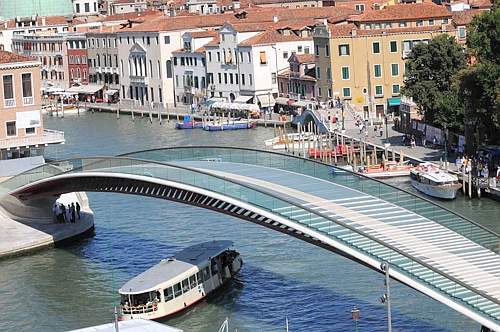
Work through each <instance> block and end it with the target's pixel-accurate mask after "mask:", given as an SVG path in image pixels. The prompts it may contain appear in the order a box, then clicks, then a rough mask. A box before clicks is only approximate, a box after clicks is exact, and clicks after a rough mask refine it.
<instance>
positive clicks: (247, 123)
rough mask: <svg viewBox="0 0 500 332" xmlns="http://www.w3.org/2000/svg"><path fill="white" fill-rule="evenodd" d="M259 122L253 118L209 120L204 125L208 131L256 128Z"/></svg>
mask: <svg viewBox="0 0 500 332" xmlns="http://www.w3.org/2000/svg"><path fill="white" fill-rule="evenodd" d="M256 126H257V123H256V122H255V121H251V120H228V121H223V120H221V121H209V122H207V123H205V126H203V129H204V130H207V131H224V130H238V129H251V128H255V127H256Z"/></svg>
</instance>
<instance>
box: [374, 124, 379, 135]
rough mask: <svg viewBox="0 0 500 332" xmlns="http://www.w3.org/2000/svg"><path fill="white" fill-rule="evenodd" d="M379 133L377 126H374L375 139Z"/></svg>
mask: <svg viewBox="0 0 500 332" xmlns="http://www.w3.org/2000/svg"><path fill="white" fill-rule="evenodd" d="M377 131H378V127H377V125H374V126H373V137H375V136H377Z"/></svg>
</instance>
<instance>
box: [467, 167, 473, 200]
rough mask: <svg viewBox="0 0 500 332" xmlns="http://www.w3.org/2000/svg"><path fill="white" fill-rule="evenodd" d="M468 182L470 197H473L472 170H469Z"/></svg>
mask: <svg viewBox="0 0 500 332" xmlns="http://www.w3.org/2000/svg"><path fill="white" fill-rule="evenodd" d="M467 182H469V198H472V172H469V174H468V181H467Z"/></svg>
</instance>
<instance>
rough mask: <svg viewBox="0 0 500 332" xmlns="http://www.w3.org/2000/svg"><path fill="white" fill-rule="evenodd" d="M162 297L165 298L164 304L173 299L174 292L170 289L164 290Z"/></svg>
mask: <svg viewBox="0 0 500 332" xmlns="http://www.w3.org/2000/svg"><path fill="white" fill-rule="evenodd" d="M163 296H164V297H165V302H168V301H170V300H172V299H173V298H174V291H173V289H172V287H168V288H165V289H164V290H163Z"/></svg>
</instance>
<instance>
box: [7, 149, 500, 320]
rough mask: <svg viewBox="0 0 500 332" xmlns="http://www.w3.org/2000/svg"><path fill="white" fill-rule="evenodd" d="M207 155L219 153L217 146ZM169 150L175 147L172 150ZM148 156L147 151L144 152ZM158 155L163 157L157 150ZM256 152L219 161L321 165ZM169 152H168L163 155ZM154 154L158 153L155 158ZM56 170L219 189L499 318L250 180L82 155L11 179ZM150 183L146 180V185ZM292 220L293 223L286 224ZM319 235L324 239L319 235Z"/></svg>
mask: <svg viewBox="0 0 500 332" xmlns="http://www.w3.org/2000/svg"><path fill="white" fill-rule="evenodd" d="M170 152H176V153H178V155H177V158H176V160H179V159H186V158H191V160H192V158H193V156H194V154H196V156H197V158H198V157H199V158H202V159H203V158H207V154H205V153H202V152H201V151H196V152H194V151H193V154H192V155H191V157H188V155H187V154H186V153H185V151H180V150H178V151H170ZM212 152H216V154H214V155H210V156H209V157H216V158H220V157H221V154H220V152H221V151H220V150H217V151H212ZM174 154H175V153H174ZM150 157H152V156H150ZM163 157H165V156H164V155H163ZM261 157H262V156H260V155H257V154H253V155H249V154H242V153H233V154H231V156H229V155H226V156H223V158H224V159H223V160H224V161H229V160H231V161H233V162H237V161H238V160H239V162H242V161H243V160H244V161H245V162H246V163H248V162H250V161H253V162H255V163H257V162H258V163H264V164H267V165H268V166H271V165H272V166H273V167H277V166H280V167H293V168H295V169H297V167H299V166H300V165H303V166H304V168H303V170H304V172H306V173H307V172H313V173H314V172H319V171H322V170H321V169H315V167H311V165H312V164H310V163H306V162H304V161H303V160H300V159H288V158H281V159H277V158H272V159H270V158H264V159H263V158H261ZM168 158H170V157H168ZM156 159H158V158H156ZM57 172H59V174H70V173H76V174H78V173H83V172H85V173H87V174H88V173H93V172H95V173H96V175H97V173H105V174H110V173H117V174H120V175H122V174H130V175H140V176H146V177H151V178H154V179H163V180H168V181H172V182H176V183H182V184H187V185H192V186H194V187H197V188H202V189H205V190H208V191H210V192H214V193H219V194H221V195H223V196H224V197H230V198H233V199H236V200H238V201H241V202H247V203H249V204H251V205H253V206H256V207H258V208H260V209H262V210H265V211H267V212H269V213H272V214H273V215H276V216H280V217H281V218H283V219H285V220H288V221H290V222H293V223H295V224H297V225H301V226H304V227H307V228H308V229H311V230H313V231H316V232H318V234H321V235H323V236H325V237H327V238H329V239H332V240H334V241H336V242H337V243H340V244H342V245H344V246H347V247H349V248H351V249H353V250H355V251H357V252H359V253H362V254H363V255H366V256H368V257H370V258H373V259H375V260H376V261H378V262H381V261H387V262H389V263H390V264H391V269H392V270H396V271H398V272H400V273H402V274H403V275H406V276H408V277H410V278H412V280H415V281H416V282H418V283H420V284H423V285H425V286H426V287H428V288H430V289H432V290H434V291H435V292H437V293H440V294H442V295H444V296H446V297H447V298H449V299H451V300H452V301H454V302H456V303H458V304H460V305H461V306H465V307H468V308H470V309H471V310H473V311H474V312H477V313H479V314H480V315H483V316H484V317H486V318H488V319H490V320H495V321H497V322H498V321H499V318H500V314H497V315H493V314H490V313H489V311H488V310H491V309H495V308H498V306H500V304H499V303H498V301H495V300H492V299H490V298H489V297H488V296H487V295H485V294H481V292H479V291H477V290H475V289H473V288H471V287H469V286H467V285H465V284H463V283H462V282H460V281H459V280H457V279H454V278H453V277H452V276H449V275H447V274H445V273H443V272H442V271H439V270H436V269H435V268H433V267H432V266H429V265H427V264H426V263H424V262H421V261H419V260H418V259H416V258H415V257H412V256H411V255H409V254H407V253H405V252H402V251H400V250H398V249H397V248H394V247H392V246H391V245H388V244H387V243H384V242H382V241H380V240H378V239H376V238H374V237H371V236H369V235H368V234H364V233H363V232H361V231H359V230H357V229H355V228H353V227H352V226H349V225H347V224H345V223H343V222H341V221H339V220H335V219H334V218H332V217H331V216H328V215H325V214H322V213H321V212H319V211H316V210H312V209H311V208H308V207H307V206H304V205H302V204H301V203H299V201H294V200H293V199H291V198H283V197H277V196H275V195H276V194H273V193H272V192H270V191H269V192H266V191H265V190H263V189H261V188H260V189H258V188H254V187H252V186H251V185H244V184H241V183H238V182H235V181H229V180H227V179H225V178H222V177H218V176H214V175H212V174H205V173H203V172H202V171H199V170H191V169H189V168H187V167H182V166H179V165H166V164H162V163H160V162H150V161H147V160H137V159H130V158H87V159H77V160H70V161H64V162H59V163H57V164H56V165H50V166H47V167H45V168H44V167H40V168H38V169H37V171H36V172H35V171H34V170H33V172H27V173H25V174H23V175H21V176H20V177H19V179H17V180H16V181H15V183H16V184H21V183H24V184H29V183H31V182H33V181H37V180H40V179H41V178H43V177H50V176H53V175H55V174H54V173H57ZM153 186H154V184H152V187H153ZM292 225H293V224H292ZM323 241H325V240H323Z"/></svg>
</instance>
